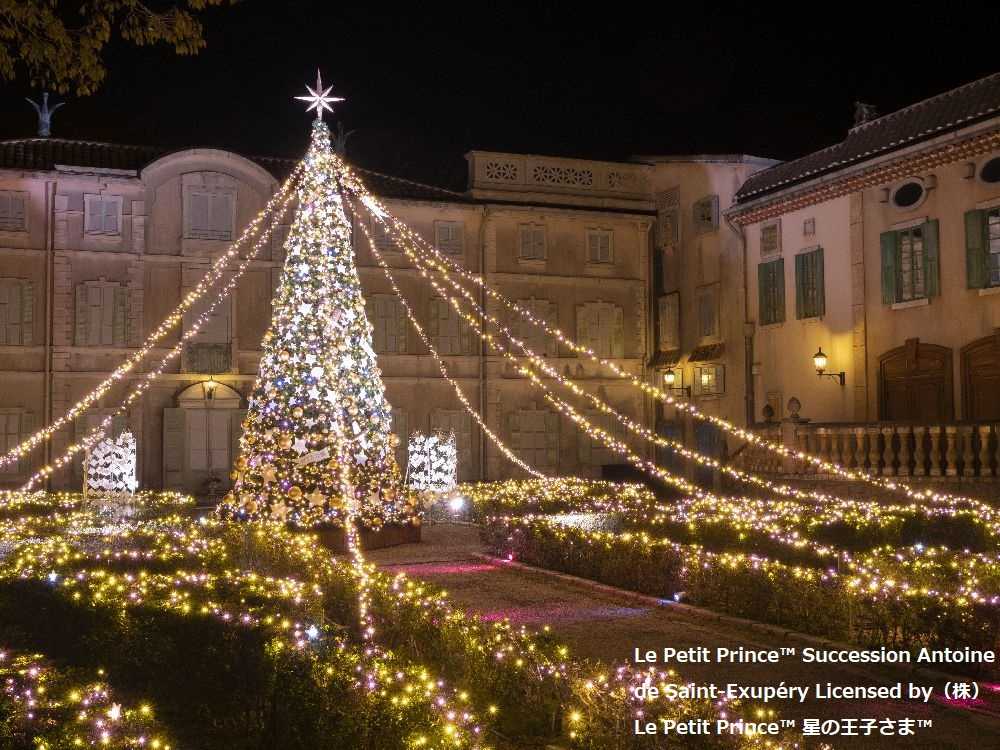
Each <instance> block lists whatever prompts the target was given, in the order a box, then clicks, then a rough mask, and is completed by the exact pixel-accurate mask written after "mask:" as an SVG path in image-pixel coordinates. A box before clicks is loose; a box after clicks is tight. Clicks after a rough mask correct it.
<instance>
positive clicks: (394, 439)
mask: <svg viewBox="0 0 1000 750" xmlns="http://www.w3.org/2000/svg"><path fill="white" fill-rule="evenodd" d="M399 443H400V440H399V435H395V434H393V435H390V436H389V445H391V446H392V447H393V448H398V447H399Z"/></svg>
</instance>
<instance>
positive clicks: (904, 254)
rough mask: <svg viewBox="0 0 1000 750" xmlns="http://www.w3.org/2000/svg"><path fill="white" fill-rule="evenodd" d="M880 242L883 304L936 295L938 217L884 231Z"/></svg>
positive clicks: (937, 286)
mask: <svg viewBox="0 0 1000 750" xmlns="http://www.w3.org/2000/svg"><path fill="white" fill-rule="evenodd" d="M881 245H882V301H883V302H884V303H885V304H889V305H891V304H894V303H897V302H910V301H912V300H919V299H925V298H928V297H933V296H935V295H937V293H938V288H939V284H940V282H939V277H938V223H937V220H931V221H926V222H924V223H922V224H918V225H916V226H912V227H907V228H905V229H899V230H896V231H891V232H883V233H882V236H881Z"/></svg>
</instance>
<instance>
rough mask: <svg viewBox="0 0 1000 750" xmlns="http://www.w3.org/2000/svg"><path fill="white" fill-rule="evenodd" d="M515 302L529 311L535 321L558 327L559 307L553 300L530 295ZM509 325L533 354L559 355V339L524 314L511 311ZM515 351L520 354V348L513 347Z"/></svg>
mask: <svg viewBox="0 0 1000 750" xmlns="http://www.w3.org/2000/svg"><path fill="white" fill-rule="evenodd" d="M517 304H518V305H519V306H520V307H521V308H522V309H523V310H526V311H527V312H528V313H530V315H531V316H532V317H533V318H534V319H535V320H536V321H539V322H541V323H544V324H545V325H547V326H548V327H549V328H550V329H556V328H558V327H559V308H558V307H557V306H556V303H555V302H551V301H549V300H547V299H535V298H534V297H531V298H529V299H519V300H518V301H517ZM510 327H511V328H512V329H514V331H515V332H516V333H517V337H518V338H519V339H521V341H523V342H524V344H525V346H527V347H528V348H529V349H531V351H533V352H534V353H535V354H537V355H539V356H541V357H558V356H559V341H558V340H557V339H556V338H555V336H552V335H550V334H548V333H547V332H546V331H545V329H544V328H542V327H541V326H538V325H535V324H534V323H532V322H531V321H529V320H528V319H527V318H526V317H525V316H523V315H520V314H517V313H512V317H511V326H510ZM515 351H516V352H517V353H518V354H520V350H518V349H515Z"/></svg>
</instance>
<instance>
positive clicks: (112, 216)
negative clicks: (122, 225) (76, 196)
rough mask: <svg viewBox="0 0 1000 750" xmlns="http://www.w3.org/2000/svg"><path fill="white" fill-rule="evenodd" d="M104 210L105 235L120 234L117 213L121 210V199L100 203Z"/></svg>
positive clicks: (105, 200)
mask: <svg viewBox="0 0 1000 750" xmlns="http://www.w3.org/2000/svg"><path fill="white" fill-rule="evenodd" d="M101 205H102V206H103V208H104V231H105V233H107V234H120V233H121V232H120V229H119V226H118V212H119V211H120V210H121V205H122V204H121V198H110V199H108V198H106V199H104V200H103V201H101Z"/></svg>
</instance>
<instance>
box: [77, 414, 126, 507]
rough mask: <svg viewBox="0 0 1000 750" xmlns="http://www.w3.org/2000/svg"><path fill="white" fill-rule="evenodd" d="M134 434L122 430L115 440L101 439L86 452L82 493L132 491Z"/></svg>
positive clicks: (111, 494)
mask: <svg viewBox="0 0 1000 750" xmlns="http://www.w3.org/2000/svg"><path fill="white" fill-rule="evenodd" d="M135 467H136V442H135V436H134V435H133V434H132V433H131V432H129V431H128V430H125V431H124V432H123V433H122V434H121V435H119V436H118V439H117V440H112V439H111V438H105V439H104V440H101V441H100V442H98V443H97V444H96V445H95V446H94V447H93V448H91V449H90V451H89V452H88V454H87V459H86V463H85V472H84V484H83V493H84V497H85V498H90V497H120V496H124V495H129V496H131V495H133V494H135V491H136V488H137V487H138V484H139V483H138V480H137V479H136V472H135Z"/></svg>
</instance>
